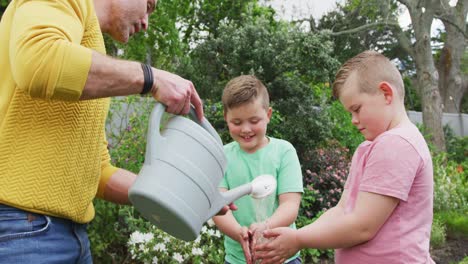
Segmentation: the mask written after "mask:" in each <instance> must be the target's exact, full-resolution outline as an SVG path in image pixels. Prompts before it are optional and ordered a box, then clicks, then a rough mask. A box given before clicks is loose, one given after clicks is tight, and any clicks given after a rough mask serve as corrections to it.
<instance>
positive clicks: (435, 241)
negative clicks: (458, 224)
mask: <svg viewBox="0 0 468 264" xmlns="http://www.w3.org/2000/svg"><path fill="white" fill-rule="evenodd" d="M446 236H447V234H446V227H445V225H444V223H443V222H442V221H441V220H439V219H438V218H435V217H434V220H433V221H432V230H431V247H434V248H439V247H442V246H443V245H445V241H446Z"/></svg>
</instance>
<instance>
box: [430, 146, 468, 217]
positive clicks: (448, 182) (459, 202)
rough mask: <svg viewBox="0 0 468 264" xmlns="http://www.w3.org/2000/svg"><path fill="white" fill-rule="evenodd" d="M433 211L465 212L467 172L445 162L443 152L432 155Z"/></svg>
mask: <svg viewBox="0 0 468 264" xmlns="http://www.w3.org/2000/svg"><path fill="white" fill-rule="evenodd" d="M432 162H433V167H434V210H435V211H450V210H467V208H468V207H467V206H468V204H467V201H468V182H467V179H468V177H467V173H468V171H465V170H463V168H460V166H459V165H458V164H457V163H455V162H454V161H450V160H447V154H446V153H444V152H441V153H438V154H433V158H432Z"/></svg>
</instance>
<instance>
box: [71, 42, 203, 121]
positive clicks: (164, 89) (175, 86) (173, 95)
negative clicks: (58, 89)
mask: <svg viewBox="0 0 468 264" xmlns="http://www.w3.org/2000/svg"><path fill="white" fill-rule="evenodd" d="M151 69H152V72H153V79H154V82H153V86H152V88H151V93H152V95H153V97H154V98H155V99H156V100H158V101H160V102H162V103H163V104H164V105H166V107H167V112H169V113H173V114H187V113H188V112H189V110H190V104H192V105H193V106H194V107H195V110H196V113H197V116H198V117H199V118H200V119H202V118H203V107H202V102H201V99H200V97H199V95H198V93H197V91H196V90H195V87H194V86H193V84H192V82H191V81H189V80H186V79H184V78H182V77H180V76H178V75H176V74H173V73H170V72H167V71H163V70H158V69H156V68H151ZM143 83H144V75H143V69H142V67H141V64H140V63H139V62H135V61H126V60H119V59H114V58H111V57H109V56H106V55H102V54H100V53H98V52H96V51H93V52H92V59H91V67H90V69H89V73H88V78H87V80H86V84H85V86H84V89H83V91H82V94H81V97H80V99H81V100H86V99H95V98H102V97H111V96H125V95H131V94H139V93H141V91H142V89H143Z"/></svg>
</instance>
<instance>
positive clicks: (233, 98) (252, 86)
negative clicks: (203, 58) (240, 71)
mask: <svg viewBox="0 0 468 264" xmlns="http://www.w3.org/2000/svg"><path fill="white" fill-rule="evenodd" d="M257 98H260V99H261V102H262V106H263V107H264V108H265V109H268V107H270V97H269V95H268V90H267V88H266V87H265V85H263V83H262V82H261V81H260V80H259V79H258V78H257V77H255V76H253V75H241V76H238V77H236V78H234V79H232V80H230V81H229V82H228V83H227V84H226V87H225V88H224V91H223V97H222V101H223V106H224V112H227V110H228V109H231V108H234V107H237V106H240V105H243V104H246V103H250V102H253V101H254V100H256V99H257Z"/></svg>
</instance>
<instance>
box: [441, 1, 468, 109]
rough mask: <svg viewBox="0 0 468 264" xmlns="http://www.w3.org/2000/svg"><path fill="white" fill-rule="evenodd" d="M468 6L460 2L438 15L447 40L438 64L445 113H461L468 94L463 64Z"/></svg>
mask: <svg viewBox="0 0 468 264" xmlns="http://www.w3.org/2000/svg"><path fill="white" fill-rule="evenodd" d="M467 10H468V6H467V5H466V4H465V3H464V1H458V3H457V6H456V7H445V8H441V9H440V10H439V11H438V13H439V16H440V18H441V19H442V22H443V23H444V27H445V31H446V34H447V39H446V40H445V42H444V48H443V49H442V51H441V55H440V60H439V62H438V70H439V77H440V79H439V90H440V93H441V97H442V101H443V105H444V112H448V113H459V112H460V105H461V101H462V98H463V95H464V94H465V92H466V89H467V86H466V85H465V82H464V79H465V77H466V76H463V73H462V71H461V62H462V58H463V53H464V52H465V48H466V38H465V36H466V22H465V21H466V13H467Z"/></svg>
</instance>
